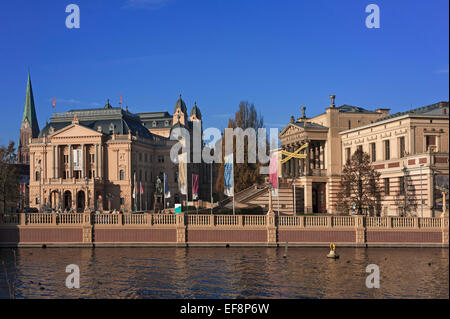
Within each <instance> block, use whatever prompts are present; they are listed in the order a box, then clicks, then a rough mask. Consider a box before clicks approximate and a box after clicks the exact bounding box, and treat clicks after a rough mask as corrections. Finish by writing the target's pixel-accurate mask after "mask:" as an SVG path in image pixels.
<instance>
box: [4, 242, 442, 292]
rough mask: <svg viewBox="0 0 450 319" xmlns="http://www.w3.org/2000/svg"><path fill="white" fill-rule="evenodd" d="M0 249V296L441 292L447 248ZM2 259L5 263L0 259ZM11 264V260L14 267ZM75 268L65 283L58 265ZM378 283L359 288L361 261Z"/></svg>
mask: <svg viewBox="0 0 450 319" xmlns="http://www.w3.org/2000/svg"><path fill="white" fill-rule="evenodd" d="M328 250H329V249H328V248H326V247H324V248H293V247H290V248H289V249H288V251H287V258H283V255H284V254H285V249H284V248H281V247H280V248H278V249H275V248H225V247H224V248H197V247H196V248H96V249H88V248H47V249H43V248H19V249H15V250H14V251H15V253H16V261H15V262H14V254H13V250H12V249H7V248H2V249H0V261H1V262H0V267H1V269H0V298H9V294H8V285H7V282H6V276H5V268H6V270H7V273H8V275H7V276H8V278H9V280H11V278H12V277H13V276H14V269H16V284H15V295H16V298H55V297H56V298H449V250H448V249H440V248H368V249H364V248H338V249H337V251H338V253H339V254H340V259H337V260H332V259H327V258H326V255H327V253H328ZM2 262H4V263H5V267H3V265H2V264H1V263H2ZM14 264H15V265H16V266H14ZM69 264H76V265H78V266H79V269H80V288H79V289H68V288H66V285H65V281H66V277H67V276H68V275H69V273H66V272H65V271H66V266H67V265H69ZM369 264H376V265H378V267H379V270H380V288H378V289H377V288H372V289H368V288H367V287H366V284H365V282H366V277H367V276H368V275H369V273H366V267H367V265H369Z"/></svg>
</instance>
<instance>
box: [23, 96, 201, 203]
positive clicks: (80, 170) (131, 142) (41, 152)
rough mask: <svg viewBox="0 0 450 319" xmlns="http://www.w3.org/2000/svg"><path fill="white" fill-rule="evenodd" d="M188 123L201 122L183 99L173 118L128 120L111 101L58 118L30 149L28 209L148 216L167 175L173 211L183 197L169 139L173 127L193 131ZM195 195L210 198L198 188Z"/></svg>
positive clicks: (194, 169)
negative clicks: (136, 212)
mask: <svg viewBox="0 0 450 319" xmlns="http://www.w3.org/2000/svg"><path fill="white" fill-rule="evenodd" d="M193 121H201V113H200V110H199V109H198V107H197V106H196V105H194V107H193V109H192V111H191V114H190V116H189V117H188V114H187V108H186V104H185V102H184V101H183V100H182V99H181V96H180V98H179V99H178V101H177V103H176V105H175V110H174V116H170V115H169V113H168V112H154V113H152V112H148V113H139V114H133V113H131V112H129V111H128V107H127V109H126V110H124V109H122V108H120V107H112V106H111V105H110V104H109V101H108V103H107V104H106V105H105V107H104V108H99V109H79V110H72V111H69V112H65V113H55V114H54V116H53V117H52V118H51V119H50V122H49V123H47V124H46V126H45V127H44V128H43V129H42V131H41V132H40V135H39V137H38V138H32V139H31V140H30V143H29V149H30V176H31V178H30V206H31V207H36V208H41V209H43V208H46V209H63V210H65V209H73V210H76V211H84V210H88V209H89V210H112V209H117V210H123V211H132V210H134V209H137V210H150V209H153V207H154V206H153V205H154V201H155V196H154V195H155V182H156V179H157V177H160V178H161V180H162V179H163V178H162V176H163V173H166V174H167V175H168V177H167V181H166V182H167V184H168V185H169V189H170V192H171V197H170V198H168V199H167V200H166V203H169V205H170V206H171V207H173V204H174V203H175V202H180V201H181V200H182V199H184V198H185V196H184V197H183V198H182V197H181V194H180V193H179V191H178V180H177V178H178V175H177V174H178V166H177V164H176V163H173V162H172V160H171V159H170V156H169V154H170V149H171V147H172V146H173V144H174V143H177V142H178V141H174V140H170V139H169V136H170V132H171V130H172V129H173V128H175V127H184V128H186V129H187V130H188V131H192V129H193ZM204 171H206V169H203V168H202V166H201V164H189V166H188V176H190V175H191V174H193V173H195V174H199V175H200V178H201V179H202V178H204V177H202V173H203V172H204ZM135 186H136V190H137V192H136V193H137V194H136V196H135V197H134V196H133V190H134V187H135ZM189 186H190V185H189ZM189 193H191V187H189ZM199 195H200V197H201V198H202V197H205V198H209V194H206V193H205V194H202V191H201V190H200V194H199ZM40 198H42V201H41V202H40V201H39V199H40Z"/></svg>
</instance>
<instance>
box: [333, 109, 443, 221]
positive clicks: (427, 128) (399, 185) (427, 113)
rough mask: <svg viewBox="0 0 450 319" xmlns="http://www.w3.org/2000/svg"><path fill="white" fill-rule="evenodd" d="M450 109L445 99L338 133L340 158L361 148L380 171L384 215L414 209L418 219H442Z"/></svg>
mask: <svg viewBox="0 0 450 319" xmlns="http://www.w3.org/2000/svg"><path fill="white" fill-rule="evenodd" d="M448 112H449V105H448V102H440V103H435V104H432V105H428V106H425V107H421V108H417V109H414V110H410V111H407V112H400V113H395V114H392V115H389V116H386V117H382V118H379V119H378V120H376V121H375V122H374V123H371V124H368V125H363V126H360V127H357V128H354V129H349V130H345V131H342V132H340V133H339V135H340V138H341V140H342V143H341V152H340V154H341V162H344V161H346V160H347V159H348V158H349V157H350V156H351V154H353V153H354V152H355V151H356V150H357V148H362V150H363V151H364V152H366V153H368V154H369V155H370V159H371V161H372V164H373V166H374V168H375V169H376V170H378V171H379V172H380V173H381V177H380V181H381V183H382V189H383V192H384V194H383V195H384V196H383V201H382V212H381V215H383V216H399V215H407V216H410V215H411V213H409V212H408V208H411V210H412V211H415V213H412V215H415V216H418V217H422V216H423V217H439V216H440V214H441V212H442V204H443V202H442V200H443V196H442V192H443V191H444V192H446V194H447V196H446V198H447V207H448V174H449V164H448V156H449V115H448ZM405 206H406V207H405ZM408 206H409V207H408ZM405 208H406V209H405Z"/></svg>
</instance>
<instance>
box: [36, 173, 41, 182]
mask: <svg viewBox="0 0 450 319" xmlns="http://www.w3.org/2000/svg"><path fill="white" fill-rule="evenodd" d="M40 177H41V176H40V174H39V172H36V180H37V181H38V180H40Z"/></svg>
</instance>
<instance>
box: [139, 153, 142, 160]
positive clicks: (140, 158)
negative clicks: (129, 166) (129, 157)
mask: <svg viewBox="0 0 450 319" xmlns="http://www.w3.org/2000/svg"><path fill="white" fill-rule="evenodd" d="M139 162H142V153H139Z"/></svg>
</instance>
